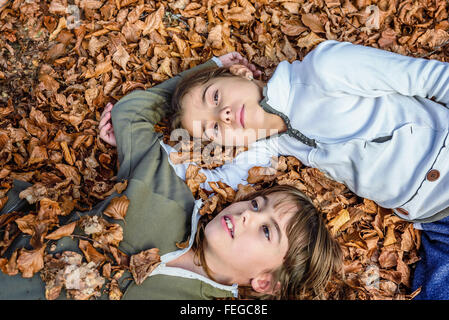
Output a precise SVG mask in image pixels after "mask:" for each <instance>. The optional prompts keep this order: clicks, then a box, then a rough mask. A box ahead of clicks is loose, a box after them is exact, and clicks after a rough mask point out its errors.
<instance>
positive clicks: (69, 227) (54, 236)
mask: <svg viewBox="0 0 449 320" xmlns="http://www.w3.org/2000/svg"><path fill="white" fill-rule="evenodd" d="M75 227H76V222H72V223H69V224H66V225H63V226H61V227H59V228H58V229H57V230H55V231H53V232H52V233H50V234H48V235H46V236H45V239H48V240H59V239H61V238H63V237H67V236H70V235H71V234H72V233H73V231H74V230H75Z"/></svg>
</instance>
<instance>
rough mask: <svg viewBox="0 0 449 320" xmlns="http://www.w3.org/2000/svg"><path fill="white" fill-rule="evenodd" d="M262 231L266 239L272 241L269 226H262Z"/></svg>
mask: <svg viewBox="0 0 449 320" xmlns="http://www.w3.org/2000/svg"><path fill="white" fill-rule="evenodd" d="M262 230H263V233H264V235H265V238H267V239H268V240H270V229H269V228H268V227H267V226H262Z"/></svg>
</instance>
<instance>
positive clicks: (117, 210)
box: [103, 195, 129, 220]
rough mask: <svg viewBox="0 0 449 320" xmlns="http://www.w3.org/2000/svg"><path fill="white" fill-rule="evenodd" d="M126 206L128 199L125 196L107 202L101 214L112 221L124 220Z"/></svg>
mask: <svg viewBox="0 0 449 320" xmlns="http://www.w3.org/2000/svg"><path fill="white" fill-rule="evenodd" d="M128 205H129V199H128V197H127V196H126V195H123V196H121V197H116V198H114V199H112V200H111V202H109V205H108V206H107V208H106V209H105V210H104V211H103V213H104V214H105V215H107V216H108V217H111V218H112V219H118V220H125V216H126V212H127V210H128Z"/></svg>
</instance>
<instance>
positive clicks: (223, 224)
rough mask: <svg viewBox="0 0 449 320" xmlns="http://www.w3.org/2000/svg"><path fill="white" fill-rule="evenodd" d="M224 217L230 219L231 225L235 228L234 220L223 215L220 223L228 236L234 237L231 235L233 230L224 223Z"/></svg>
mask: <svg viewBox="0 0 449 320" xmlns="http://www.w3.org/2000/svg"><path fill="white" fill-rule="evenodd" d="M225 218H227V219H229V220H231V223H232V226H233V228H234V229H235V226H234V220H233V219H232V218H231V217H230V216H223V217H222V218H221V225H222V226H223V228H224V229H225V230H226V231H227V232H228V234H229V236H230V237H231V238H234V237H233V232H232V231H231V230H230V229H229V228H228V224H227V223H226V219H225Z"/></svg>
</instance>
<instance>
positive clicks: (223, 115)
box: [220, 107, 232, 124]
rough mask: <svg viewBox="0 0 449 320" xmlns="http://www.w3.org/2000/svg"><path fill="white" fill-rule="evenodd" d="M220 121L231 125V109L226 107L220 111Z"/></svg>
mask: <svg viewBox="0 0 449 320" xmlns="http://www.w3.org/2000/svg"><path fill="white" fill-rule="evenodd" d="M220 120H221V121H223V122H224V123H227V124H229V123H231V121H232V113H231V108H230V107H224V108H223V109H221V110H220Z"/></svg>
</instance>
